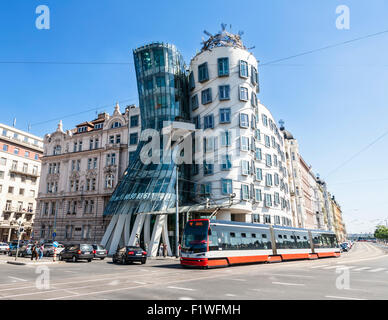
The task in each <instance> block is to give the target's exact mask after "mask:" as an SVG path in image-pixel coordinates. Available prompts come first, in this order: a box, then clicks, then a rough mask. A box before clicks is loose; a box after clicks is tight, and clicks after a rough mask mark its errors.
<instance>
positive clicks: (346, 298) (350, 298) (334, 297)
mask: <svg viewBox="0 0 388 320" xmlns="http://www.w3.org/2000/svg"><path fill="white" fill-rule="evenodd" d="M325 298H333V299H345V300H366V299H360V298H352V297H338V296H325Z"/></svg>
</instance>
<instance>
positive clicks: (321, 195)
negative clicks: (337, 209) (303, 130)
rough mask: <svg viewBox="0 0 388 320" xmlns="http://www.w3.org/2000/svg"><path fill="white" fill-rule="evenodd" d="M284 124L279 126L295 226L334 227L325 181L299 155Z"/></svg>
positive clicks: (330, 228)
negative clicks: (283, 146) (282, 139)
mask: <svg viewBox="0 0 388 320" xmlns="http://www.w3.org/2000/svg"><path fill="white" fill-rule="evenodd" d="M283 124H284V123H281V127H280V130H281V131H282V133H283V136H284V141H285V151H286V158H287V162H286V163H287V167H288V172H289V175H288V181H289V184H290V187H291V189H290V193H291V208H292V210H293V214H294V209H293V208H294V207H295V214H294V216H295V227H298V228H306V229H321V230H331V231H335V225H334V216H333V206H332V205H331V198H330V193H329V192H328V190H327V186H326V183H325V182H324V181H323V180H322V179H320V178H319V177H317V176H316V175H315V174H314V172H313V171H312V169H311V166H309V165H308V164H307V163H306V161H305V160H304V159H303V157H302V156H301V155H300V153H299V144H298V141H297V140H296V139H295V138H294V137H293V135H292V134H291V133H290V132H289V131H287V130H286V129H285V128H284V126H283ZM337 215H338V216H341V214H337ZM341 221H342V220H341ZM341 230H342V229H341Z"/></svg>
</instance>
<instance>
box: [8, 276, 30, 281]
mask: <svg viewBox="0 0 388 320" xmlns="http://www.w3.org/2000/svg"><path fill="white" fill-rule="evenodd" d="M8 278H11V279H14V280H18V281H27V280H26V279H20V278H16V277H11V276H8Z"/></svg>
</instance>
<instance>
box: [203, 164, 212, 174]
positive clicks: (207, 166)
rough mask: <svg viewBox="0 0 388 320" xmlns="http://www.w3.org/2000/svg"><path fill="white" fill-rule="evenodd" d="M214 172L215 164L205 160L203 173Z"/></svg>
mask: <svg viewBox="0 0 388 320" xmlns="http://www.w3.org/2000/svg"><path fill="white" fill-rule="evenodd" d="M213 172H214V164H212V163H206V161H204V162H203V174H204V175H208V174H213Z"/></svg>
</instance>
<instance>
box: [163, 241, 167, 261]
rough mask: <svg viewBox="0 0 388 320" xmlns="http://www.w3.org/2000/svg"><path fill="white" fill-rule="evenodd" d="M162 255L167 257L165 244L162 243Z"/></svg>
mask: <svg viewBox="0 0 388 320" xmlns="http://www.w3.org/2000/svg"><path fill="white" fill-rule="evenodd" d="M163 257H164V258H165V257H167V244H164V245H163Z"/></svg>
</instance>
